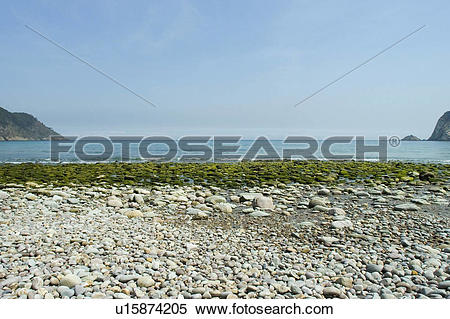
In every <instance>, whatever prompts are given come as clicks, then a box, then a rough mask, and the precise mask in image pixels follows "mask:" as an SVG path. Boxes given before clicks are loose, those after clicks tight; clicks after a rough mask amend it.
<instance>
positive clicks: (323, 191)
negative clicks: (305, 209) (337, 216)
mask: <svg viewBox="0 0 450 319" xmlns="http://www.w3.org/2000/svg"><path fill="white" fill-rule="evenodd" d="M317 194H318V195H321V196H330V195H331V191H330V190H329V189H326V188H322V189H319V191H318V192H317Z"/></svg>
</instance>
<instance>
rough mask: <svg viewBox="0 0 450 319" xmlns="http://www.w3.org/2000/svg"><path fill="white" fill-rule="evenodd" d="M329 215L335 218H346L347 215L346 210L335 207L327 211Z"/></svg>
mask: <svg viewBox="0 0 450 319" xmlns="http://www.w3.org/2000/svg"><path fill="white" fill-rule="evenodd" d="M327 212H328V214H329V215H334V216H344V215H345V210H343V209H342V208H337V207H333V208H331V209H329V210H327Z"/></svg>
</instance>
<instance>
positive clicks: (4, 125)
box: [0, 107, 60, 141]
mask: <svg viewBox="0 0 450 319" xmlns="http://www.w3.org/2000/svg"><path fill="white" fill-rule="evenodd" d="M52 135H54V136H60V134H58V133H56V132H55V131H53V130H52V129H51V128H49V127H47V126H45V125H44V124H43V123H42V122H40V121H39V120H38V119H36V118H35V117H34V116H33V115H31V114H28V113H21V112H9V111H8V110H5V109H4V108H2V107H0V141H21V140H48V139H49V137H50V136H52Z"/></svg>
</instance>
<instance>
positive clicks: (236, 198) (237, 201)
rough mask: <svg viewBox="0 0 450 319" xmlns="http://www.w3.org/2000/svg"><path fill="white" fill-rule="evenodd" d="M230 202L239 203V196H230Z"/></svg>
mask: <svg viewBox="0 0 450 319" xmlns="http://www.w3.org/2000/svg"><path fill="white" fill-rule="evenodd" d="M230 200H231V201H232V202H234V203H239V202H240V199H239V196H236V195H232V196H230Z"/></svg>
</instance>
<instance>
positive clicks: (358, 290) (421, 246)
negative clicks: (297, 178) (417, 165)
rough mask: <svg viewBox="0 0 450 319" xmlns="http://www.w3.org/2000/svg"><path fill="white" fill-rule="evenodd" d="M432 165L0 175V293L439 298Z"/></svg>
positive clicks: (441, 216) (439, 243)
mask: <svg viewBox="0 0 450 319" xmlns="http://www.w3.org/2000/svg"><path fill="white" fill-rule="evenodd" d="M364 165H367V164H364ZM442 168H443V170H444V175H443V176H444V177H443V178H441V179H440V180H439V181H438V182H429V181H427V180H426V179H423V178H422V179H421V178H419V177H422V176H423V174H421V173H419V172H415V171H411V172H408V174H409V175H408V176H410V178H403V179H396V180H395V181H394V182H392V181H391V182H389V183H388V182H377V183H374V182H369V183H365V182H361V181H357V182H355V181H353V182H350V181H348V182H347V181H339V182H336V183H332V182H320V183H310V184H308V183H300V182H291V183H283V182H278V183H276V184H275V185H265V184H264V183H261V185H251V186H249V185H239V186H238V187H224V186H217V185H215V186H214V185H205V184H202V185H200V184H196V183H195V182H191V183H189V184H182V185H174V184H173V183H156V184H154V185H125V184H120V183H111V184H107V183H103V184H102V183H99V184H97V185H88V184H85V185H82V184H79V183H78V184H74V185H58V183H50V182H49V183H42V179H41V180H38V179H34V180H33V178H31V177H30V178H28V177H25V179H28V180H29V181H26V182H25V181H24V182H21V181H18V180H15V181H14V182H12V183H6V182H5V183H3V184H2V187H1V190H0V243H1V246H0V298H26V299H54V298H77V299H83V298H115V299H127V298H185V299H190V298H194V299H201V298H203V299H210V298H226V299H230V298H343V299H344V298H364V299H378V298H382V299H394V298H418V299H423V298H425V299H427V298H432V299H441V298H450V268H449V256H450V241H449V233H450V223H449V221H450V219H449V218H450V209H449V208H450V206H449V203H450V196H449V195H450V187H449V183H448V179H447V176H448V175H446V174H448V167H442ZM2 176H3V178H4V179H5V178H6V177H7V176H6V175H5V174H4V175H2ZM5 176H6V177H5ZM369 179H370V178H369Z"/></svg>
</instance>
